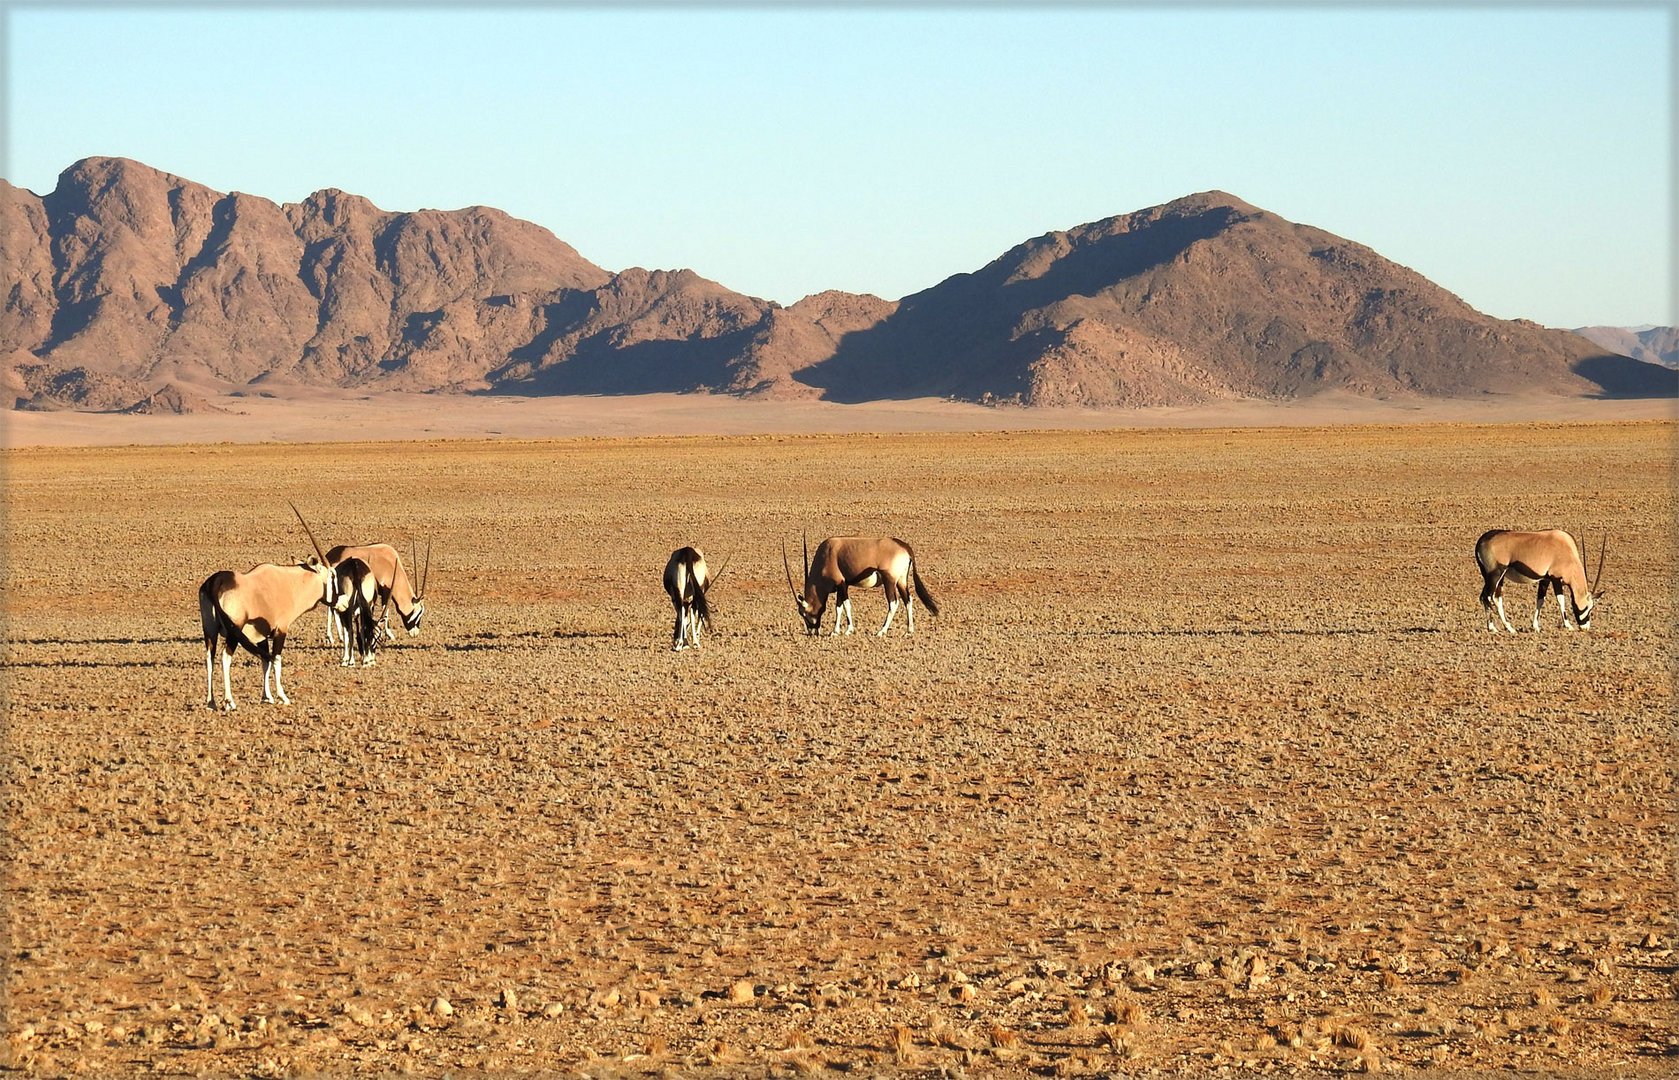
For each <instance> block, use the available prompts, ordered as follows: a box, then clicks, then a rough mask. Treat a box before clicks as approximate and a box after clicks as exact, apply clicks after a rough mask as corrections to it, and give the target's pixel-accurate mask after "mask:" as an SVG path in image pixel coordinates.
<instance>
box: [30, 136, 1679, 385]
mask: <svg viewBox="0 0 1679 1080" xmlns="http://www.w3.org/2000/svg"><path fill="white" fill-rule="evenodd" d="M0 242H3V243H0V247H3V250H4V262H5V266H6V271H7V286H8V288H7V292H6V295H5V298H4V304H3V306H0V357H4V358H5V360H6V365H5V379H6V392H7V394H8V395H9V396H10V397H11V398H12V400H13V401H15V402H17V403H19V404H21V405H24V406H26V407H34V408H53V407H72V408H83V409H97V410H112V411H114V410H134V411H161V410H169V411H190V410H194V409H201V408H209V407H213V406H212V405H211V400H212V399H213V397H214V396H215V395H216V394H217V393H220V392H225V391H229V390H233V389H237V388H240V387H245V386H249V385H252V384H257V385H260V386H261V387H262V388H263V389H264V391H265V392H269V393H284V392H285V388H286V387H287V386H288V385H330V386H342V387H369V388H373V387H389V388H400V389H408V390H416V391H456V392H462V391H476V392H501V393H516V394H634V393H646V392H653V391H681V392H694V391H700V392H705V391H709V392H721V393H732V394H750V395H761V396H772V397H800V396H805V397H814V396H823V397H827V398H830V399H834V400H841V401H860V400H865V399H872V398H897V397H912V396H923V395H938V396H953V397H958V398H964V399H970V400H980V401H988V400H990V401H995V400H1006V401H1018V402H1021V403H1024V404H1029V405H1062V404H1078V405H1093V406H1132V405H1163V404H1185V403H1192V402H1199V401H1207V400H1211V399H1216V398H1235V397H1255V398H1267V399H1286V398H1292V397H1299V396H1303V395H1309V394H1312V393H1316V392H1319V391H1321V390H1326V389H1340V390H1348V391H1352V392H1355V393H1360V394H1367V395H1405V394H1420V395H1465V394H1477V393H1484V392H1503V391H1515V390H1528V391H1542V392H1550V393H1562V394H1605V393H1607V394H1627V395H1645V394H1652V393H1656V394H1672V393H1673V392H1674V379H1673V378H1672V376H1671V373H1669V372H1665V371H1663V370H1661V369H1659V368H1656V367H1653V366H1651V365H1649V364H1644V363H1640V362H1638V361H1635V360H1632V359H1629V358H1627V357H1625V356H1622V355H1618V354H1617V351H1616V350H1608V349H1604V348H1602V347H1599V346H1595V345H1593V344H1592V343H1591V342H1589V341H1587V340H1585V339H1584V338H1582V337H1580V336H1578V335H1574V334H1570V333H1567V332H1565V331H1557V330H1546V329H1544V328H1542V327H1539V326H1537V325H1535V324H1532V323H1527V322H1521V321H1517V322H1506V321H1501V320H1496V319H1491V318H1488V317H1487V316H1484V315H1481V314H1480V313H1478V312H1476V311H1474V310H1473V309H1471V308H1470V307H1469V306H1468V305H1466V304H1464V303H1463V301H1461V300H1459V299H1458V298H1457V297H1455V296H1452V295H1451V294H1450V293H1447V292H1445V291H1444V290H1442V289H1440V288H1438V287H1437V286H1435V285H1433V284H1432V283H1430V282H1428V281H1427V280H1426V279H1424V278H1422V277H1421V276H1420V275H1418V274H1416V273H1414V272H1412V271H1410V270H1407V269H1405V268H1403V267H1400V266H1397V265H1395V264H1393V263H1391V262H1389V261H1387V260H1385V259H1383V258H1382V257H1381V256H1379V255H1377V254H1376V253H1375V252H1373V251H1371V250H1369V249H1368V248H1364V247H1361V246H1360V245H1357V244H1354V243H1351V242H1349V241H1346V240H1343V239H1340V238H1338V237H1335V236H1332V235H1330V234H1328V233H1325V232H1323V231H1321V230H1318V229H1313V228H1311V227H1309V226H1303V225H1296V224H1293V223H1290V222H1288V221H1285V220H1283V219H1282V218H1279V217H1277V216H1276V215H1274V214H1270V213H1267V212H1265V211H1263V210H1259V209H1257V208H1255V207H1252V206H1249V205H1248V204H1246V203H1243V202H1241V201H1240V200H1238V199H1235V198H1232V197H1230V196H1227V195H1223V194H1221V193H1218V192H1209V193H1205V194H1202V195H1196V196H1191V197H1189V198H1186V199H1180V200H1178V201H1176V202H1173V203H1169V204H1167V205H1165V206H1160V207H1155V208H1152V209H1149V210H1143V211H1139V212H1137V213H1134V214H1130V215H1125V216H1122V217H1115V218H1109V219H1107V220H1105V221H1100V222H1095V223H1092V224H1089V225H1083V226H1080V227H1078V228H1076V229H1072V230H1069V231H1067V232H1057V233H1051V234H1049V235H1046V236H1041V237H1038V238H1036V239H1034V240H1030V241H1027V242H1026V243H1024V244H1021V245H1019V246H1017V247H1015V248H1013V249H1011V250H1010V251H1008V252H1006V253H1005V254H1003V255H1002V256H1001V257H999V258H998V259H996V260H995V261H993V262H992V263H990V264H988V265H987V266H985V267H983V268H981V269H979V270H977V271H975V272H974V273H971V274H959V275H957V276H955V277H952V278H950V279H948V280H947V281H945V282H943V283H941V284H939V285H937V286H934V287H933V288H930V289H927V290H925V291H923V292H920V293H916V294H915V295H913V296H910V297H907V298H905V299H904V300H903V301H901V302H898V303H892V302H889V301H886V300H882V299H880V298H878V297H873V296H860V295H856V294H850V293H841V292H825V293H819V294H816V295H814V296H810V297H806V298H805V299H803V300H801V301H799V302H798V303H796V304H792V305H790V306H785V307H784V306H782V305H779V304H776V303H773V302H770V301H766V300H760V299H757V298H754V297H749V296H744V295H742V294H740V293H736V292H733V291H731V290H729V289H727V288H725V287H723V286H722V285H719V284H718V283H716V282H713V281H709V280H707V279H705V278H703V277H701V276H700V275H698V274H696V273H694V272H693V271H691V270H674V271H664V270H653V271H649V270H643V269H640V268H631V269H627V270H623V271H621V272H618V273H612V272H609V271H607V270H604V269H602V268H600V267H598V266H596V265H594V264H593V263H590V262H589V261H588V260H586V259H584V258H583V257H582V256H581V255H579V254H578V253H577V251H575V250H574V249H573V248H572V247H570V246H569V245H567V244H566V243H564V242H563V241H561V240H559V239H558V238H557V237H555V236H554V235H553V234H552V233H550V232H548V231H547V230H546V229H543V228H541V227H539V226H537V225H534V224H531V223H529V222H524V221H520V220H517V219H515V218H512V217H510V216H508V215H506V214H504V213H502V212H500V211H498V210H493V209H489V208H485V207H469V208H467V209H464V210H455V211H447V212H445V211H437V210H422V211H417V212H413V213H393V212H389V211H385V210H381V209H379V208H378V207H376V206H374V205H373V204H372V203H371V202H369V201H368V200H366V199H364V198H361V197H359V196H355V195H349V194H346V193H344V192H341V191H337V190H326V191H320V192H316V193H315V194H313V195H311V196H309V197H308V198H307V199H305V200H304V201H303V202H301V203H296V204H286V205H280V204H276V203H273V202H269V201H267V200H265V199H260V198H257V197H254V196H250V195H244V194H239V193H230V194H224V193H220V192H216V191H212V190H210V189H209V188H206V187H204V186H203V185H200V184H195V183H193V182H191V181H189V180H184V179H182V178H180V177H177V176H172V175H170V174H168V173H164V172H160V171H158V170H156V169H153V168H150V167H148V166H145V165H142V164H140V163H138V162H134V161H128V160H125V159H121V158H89V159H86V160H84V161H80V162H77V163H76V164H75V165H73V166H71V167H70V168H69V169H67V170H65V172H64V173H63V174H62V175H61V176H60V177H59V181H58V186H57V188H55V190H54V191H53V192H51V193H50V194H48V195H46V196H37V195H35V194H34V193H32V192H29V191H25V190H22V189H19V188H16V187H13V186H12V185H10V184H6V183H5V182H3V181H0Z"/></svg>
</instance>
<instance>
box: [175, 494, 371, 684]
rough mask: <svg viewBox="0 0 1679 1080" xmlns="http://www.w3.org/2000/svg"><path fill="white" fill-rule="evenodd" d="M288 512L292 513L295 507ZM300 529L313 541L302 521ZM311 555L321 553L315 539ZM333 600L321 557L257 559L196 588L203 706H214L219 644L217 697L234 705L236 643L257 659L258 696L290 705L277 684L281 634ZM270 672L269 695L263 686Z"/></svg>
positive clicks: (332, 582)
mask: <svg viewBox="0 0 1679 1080" xmlns="http://www.w3.org/2000/svg"><path fill="white" fill-rule="evenodd" d="M292 510H293V512H294V513H295V512H296V511H297V507H295V506H293V507H292ZM297 519H298V520H299V521H303V515H302V514H298V515H297ZM303 528H304V530H305V531H306V532H309V540H310V542H311V543H314V542H315V536H314V533H313V532H312V531H310V530H309V525H308V523H307V522H304V525H303ZM315 553H316V554H317V555H319V554H320V545H319V544H318V543H317V544H315ZM337 599H338V577H337V575H336V574H334V573H333V571H332V567H330V566H328V565H327V564H326V560H324V559H309V560H307V561H305V562H301V563H298V564H297V565H296V566H280V565H277V564H275V563H261V564H259V565H257V566H253V567H252V568H251V569H250V570H247V571H246V572H245V573H243V574H240V573H236V572H235V571H232V570H218V571H216V572H215V573H213V574H211V575H210V576H209V577H207V578H205V579H204V583H203V584H202V585H200V586H199V587H198V617H199V622H200V623H201V624H202V626H203V628H204V704H205V705H207V706H209V707H210V708H212V709H213V708H215V707H216V692H215V686H216V676H215V670H216V647H217V644H218V643H220V645H221V658H222V697H223V698H225V699H226V701H227V707H228V709H230V710H232V709H237V708H238V707H239V706H238V703H237V702H235V701H234V700H233V683H232V679H231V677H230V676H229V671H228V669H229V668H230V667H231V666H232V664H233V653H234V650H235V649H237V648H241V647H242V648H245V649H247V650H249V651H250V652H251V653H252V654H253V655H254V656H256V657H257V658H258V659H259V660H261V661H262V700H263V701H266V702H270V703H271V702H273V700H274V694H278V695H279V697H280V701H281V702H282V703H283V704H286V705H290V704H291V699H290V698H288V697H287V696H286V688H285V686H284V685H283V683H282V682H281V673H282V670H283V666H284V665H283V661H282V659H281V650H283V649H284V648H285V645H286V633H287V631H288V630H290V629H291V624H292V622H293V621H295V620H296V619H297V617H298V616H299V615H302V614H303V613H304V612H306V611H308V610H309V609H310V608H312V607H314V606H315V605H316V604H325V605H327V606H328V607H331V606H332V605H333V603H334V602H336V601H337ZM270 673H272V674H273V678H274V691H273V693H270V692H269V689H268V681H269V675H270Z"/></svg>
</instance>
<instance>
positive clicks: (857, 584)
mask: <svg viewBox="0 0 1679 1080" xmlns="http://www.w3.org/2000/svg"><path fill="white" fill-rule="evenodd" d="M804 557H805V580H804V589H803V591H802V592H801V591H800V589H799V587H798V586H796V585H794V584H793V568H792V567H791V566H789V565H788V563H787V545H786V544H782V545H781V566H782V569H784V570H786V571H787V587H788V588H789V589H791V590H792V591H793V603H795V604H797V605H798V608H799V615H800V617H802V618H803V619H804V621H805V633H807V634H817V633H821V631H822V614H823V612H824V611H826V610H827V607H828V598H829V597H835V598H836V600H835V605H834V629H833V633H834V634H838V633H840V622H841V620H842V619H843V620H844V622H845V624H846V628H845V631H844V632H845V633H847V634H849V633H851V631H852V630H854V629H856V627H857V622H856V620H855V619H853V618H852V615H851V590H852V589H853V588H863V589H872V588H874V587H875V586H877V585H878V586H880V587H881V588H882V589H883V590H884V591H885V593H886V621H885V622H884V623H882V624H881V627H880V629H879V630H877V631H875V633H876V635H877V636H882V637H884V636H885V634H886V631H888V630H890V629H892V619H893V617H894V616H895V615H897V613H898V605H900V604H902V605H903V607H904V615H905V619H906V621H907V622H908V625H909V632H910V633H912V634H913V633H915V601H916V598H918V597H919V598H920V600H921V602H922V604H924V605H926V608H927V610H928V611H930V612H932V613H933V614H934V615H937V614H938V613H939V605H938V602H937V601H935V600H934V599H933V595H932V594H931V593H929V592H928V591H927V586H926V585H925V584H923V583H922V581H921V575H920V574H919V573H918V572H917V571H916V568H915V552H914V551H913V550H911V548H910V546H909V545H908V544H906V543H904V542H903V541H902V540H898V539H896V538H891V537H873V536H830V537H829V538H828V539H826V540H824V541H822V542H821V543H819V544H817V545H816V557H815V558H814V559H812V558H811V554H810V541H809V540H808V539H807V540H806V541H805V550H804ZM912 584H913V586H914V591H913V592H912V591H911V585H912Z"/></svg>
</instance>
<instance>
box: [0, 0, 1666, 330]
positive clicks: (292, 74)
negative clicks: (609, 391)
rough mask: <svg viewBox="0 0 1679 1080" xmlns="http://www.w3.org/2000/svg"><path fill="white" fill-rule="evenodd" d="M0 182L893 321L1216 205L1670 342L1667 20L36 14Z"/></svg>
mask: <svg viewBox="0 0 1679 1080" xmlns="http://www.w3.org/2000/svg"><path fill="white" fill-rule="evenodd" d="M5 18H6V26H5V29H6V57H5V59H6V65H5V85H6V91H7V95H6V112H5V123H6V145H5V148H4V149H5V160H4V168H3V170H0V174H3V175H4V176H5V178H6V179H8V180H10V181H12V182H13V183H16V184H19V185H20V186H23V187H26V188H29V189H31V190H33V191H36V192H38V193H41V194H45V193H46V192H48V191H50V190H51V189H52V188H53V186H54V185H55V183H56V178H57V175H58V173H59V172H60V171H61V170H63V169H64V168H65V167H66V166H68V165H69V164H71V163H72V162H73V161H76V160H77V159H79V158H82V157H87V156H90V155H118V156H124V157H132V158H136V159H138V160H140V161H143V162H145V163H146V164H148V165H152V166H155V167H157V168H160V169H163V170H166V171H168V172H172V173H176V174H178V175H180V176H184V177H186V178H188V179H191V180H195V181H199V182H201V183H204V184H207V185H209V186H210V187H212V188H215V189H217V190H220V191H234V190H236V191H244V192H249V193H252V194H256V195H261V196H264V197H266V198H269V199H273V200H275V201H277V202H296V201H298V200H300V199H302V198H304V197H305V196H307V195H308V194H309V193H310V192H312V191H315V190H317V189H319V188H325V187H336V188H341V189H344V190H346V191H351V192H355V193H357V194H361V195H365V196H367V197H368V198H370V199H372V200H373V201H374V202H375V203H376V204H377V205H379V206H380V207H382V208H384V209H387V210H415V209H420V208H425V207H436V208H443V209H453V208H456V207H460V206H466V205H471V204H474V203H481V204H486V205H490V206H495V207H499V208H501V209H503V210H506V211H507V212H509V213H511V214H513V215H515V216H518V217H522V218H527V219H529V220H531V221H535V222H538V223H540V224H541V225H543V226H545V227H547V228H549V229H551V230H552V231H553V232H554V233H555V234H557V235H558V236H559V237H561V238H562V239H564V240H566V241H567V242H569V243H571V244H572V245H574V246H575V247H576V248H577V249H578V250H579V251H580V252H581V253H582V254H583V255H584V256H585V257H586V258H588V259H590V260H592V261H594V262H596V263H598V264H600V265H602V266H604V267H606V268H607V269H609V270H619V269H623V268H625V267H628V266H646V267H653V268H674V267H690V268H692V269H694V270H697V271H698V272H699V273H701V274H703V275H705V276H706V277H710V278H713V279H715V280H717V281H720V282H722V283H723V284H724V285H726V286H728V287H730V288H732V289H737V290H739V291H741V292H746V293H750V294H753V295H756V296H761V297H765V298H768V299H773V300H778V301H781V302H782V303H791V302H793V301H794V300H797V299H798V298H799V297H801V296H803V295H805V294H807V293H810V292H814V291H817V290H820V289H825V288H839V289H847V290H852V291H857V292H872V293H876V294H878V295H881V296H885V297H887V298H890V299H896V298H898V297H900V296H903V295H905V294H907V293H911V292H915V291H918V290H920V289H924V288H927V287H930V286H932V285H934V284H937V283H938V282H939V281H941V280H943V279H944V278H945V277H948V276H949V275H951V274H955V273H961V272H964V271H968V270H973V269H977V268H978V267H980V266H981V265H983V264H984V263H986V262H988V261H989V260H991V259H992V258H994V257H996V256H997V255H999V254H1001V253H1002V252H1003V251H1004V250H1006V249H1007V248H1009V247H1011V246H1012V245H1014V244H1016V243H1018V242H1020V241H1022V240H1025V239H1027V238H1029V237H1032V236H1036V235H1039V234H1041V233H1044V232H1047V231H1050V230H1053V229H1064V228H1070V227H1072V226H1074V225H1078V224H1081V223H1083V222H1087V221H1094V220H1097V219H1100V218H1103V217H1108V216H1111V215H1114V214H1121V213H1127V212H1130V211H1132V210H1137V209H1140V208H1143V207H1146V206H1151V205H1154V204H1156V203H1161V202H1165V201H1168V200H1170V199H1173V198H1176V197H1178V196H1181V195H1186V194H1189V193H1191V192H1195V191H1202V190H1206V189H1209V188H1220V189H1223V190H1226V191H1229V192H1231V193H1233V194H1235V195H1238V196H1240V197H1241V198H1243V199H1246V200H1247V201H1249V202H1251V203H1255V204H1257V205H1259V206H1262V207H1264V208H1266V209H1269V210H1273V211H1275V212H1277V213H1279V214H1281V215H1283V216H1284V217H1287V218H1290V219H1292V220H1295V221H1300V222H1306V223H1309V224H1313V225H1317V226H1320V227H1322V228H1325V229H1328V230H1330V231H1331V232H1335V233H1338V234H1340V235H1342V236H1345V237H1348V238H1349V239H1353V240H1356V241H1359V242H1361V243H1365V244H1368V245H1370V246H1371V247H1373V248H1375V249H1376V250H1377V251H1379V252H1381V253H1382V254H1384V255H1387V256H1388V257H1390V258H1393V259H1396V260H1397V261H1399V262H1401V263H1404V264H1405V265H1407V266H1410V267H1412V268H1413V269H1416V270H1418V271H1420V272H1421V273H1423V274H1425V275H1426V276H1428V277H1430V278H1432V279H1433V280H1435V281H1437V282H1439V283H1440V284H1441V285H1444V286H1445V287H1447V288H1449V289H1451V290H1453V291H1454V292H1457V293H1458V294H1459V295H1461V296H1463V297H1464V298H1465V299H1466V300H1468V301H1469V302H1470V303H1471V304H1473V305H1475V306H1476V307H1478V308H1480V309H1481V310H1483V311H1486V312H1488V313H1489V314H1492V315H1497V316H1500V317H1504V318H1516V317H1523V318H1531V319H1535V320H1537V321H1539V322H1542V323H1545V324H1547V325H1552V326H1577V325H1584V324H1589V323H1608V324H1616V325H1631V324H1637V323H1645V322H1659V323H1673V322H1675V321H1676V312H1675V311H1674V308H1673V300H1672V281H1671V275H1672V262H1671V258H1670V250H1671V247H1672V240H1673V228H1674V221H1673V216H1672V214H1673V212H1672V207H1671V201H1672V200H1671V180H1672V176H1671V172H1672V168H1673V157H1672V152H1671V143H1672V139H1671V122H1672V117H1671V115H1670V106H1669V101H1668V99H1669V93H1670V91H1671V90H1672V87H1673V79H1672V56H1671V52H1672V44H1673V28H1672V9H1671V7H1670V6H1669V5H1666V4H1659V3H1651V4H1627V5H1604V4H1552V5H1533V4H1530V5H1524V6H1501V5H1497V4H1478V5H1462V6H1459V5H1450V4H1429V5H1410V4H1403V3H1399V4H1389V5H1385V6H1370V5H1354V6H1342V5H1324V4H1316V5H1276V4H1247V5H1245V4H1226V5H1221V6H1178V7H1173V6H1160V5H1126V4H1111V5H1101V4H1059V5H1052V6H1048V7H1043V6H1032V7H1026V6H1014V5H1002V6H990V7H987V6H982V5H975V4H969V5H961V4H922V5H918V6H914V7H910V8H907V9H906V8H891V7H881V6H874V5H861V4H850V5H847V4H823V5H815V6H810V5H803V4H784V5H776V4H734V5H718V6H706V5H680V4H648V5H639V6H630V7H628V8H614V7H609V6H604V5H564V4H540V3H538V4H506V3H504V4H501V5H499V6H492V7H478V8H471V9H468V8H466V7H464V6H454V5H448V4H441V5H423V4H408V5H379V4H362V5H359V6H356V7H352V8H349V9H348V10H346V9H344V8H335V7H331V6H323V5H313V4H301V5H300V4H291V5H288V4H281V3H264V4H231V3H230V4H213V3H197V4H191V5H187V4H168V3H154V4H138V3H134V4H121V3H86V4H81V5H76V4H74V3H70V4H63V3H61V4H53V5H47V4H39V5H36V4H32V3H18V2H15V0H5Z"/></svg>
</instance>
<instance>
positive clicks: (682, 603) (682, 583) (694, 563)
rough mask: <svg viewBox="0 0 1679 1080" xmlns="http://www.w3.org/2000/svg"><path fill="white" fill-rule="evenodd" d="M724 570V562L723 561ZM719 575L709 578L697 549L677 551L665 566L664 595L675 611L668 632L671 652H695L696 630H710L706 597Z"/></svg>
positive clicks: (709, 572) (709, 608)
mask: <svg viewBox="0 0 1679 1080" xmlns="http://www.w3.org/2000/svg"><path fill="white" fill-rule="evenodd" d="M723 568H724V569H725V570H726V569H728V560H727V559H725V560H723ZM722 576H723V571H722V570H719V571H717V575H716V577H713V576H712V574H711V570H710V569H709V568H708V567H707V566H706V564H705V553H704V552H702V551H700V549H699V548H695V547H685V548H677V549H676V550H675V551H673V552H671V553H670V559H669V560H668V561H667V562H666V563H665V576H664V584H665V595H666V596H668V597H670V603H671V607H673V608H674V609H676V625H675V626H674V627H673V628H672V629H671V645H670V647H671V651H672V652H681V651H682V650H683V649H685V648H687V647H688V646H689V645H692V646H694V647H695V648H696V649H697V648H699V644H700V630H701V629H702V628H709V627H710V626H711V603H710V601H709V600H707V599H706V594H707V593H708V592H710V591H711V587H712V586H713V585H715V584H716V583H717V578H720V577H722Z"/></svg>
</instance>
